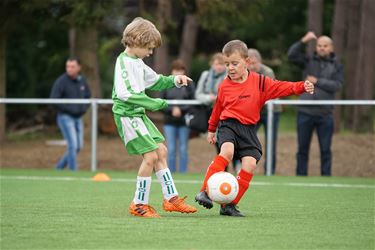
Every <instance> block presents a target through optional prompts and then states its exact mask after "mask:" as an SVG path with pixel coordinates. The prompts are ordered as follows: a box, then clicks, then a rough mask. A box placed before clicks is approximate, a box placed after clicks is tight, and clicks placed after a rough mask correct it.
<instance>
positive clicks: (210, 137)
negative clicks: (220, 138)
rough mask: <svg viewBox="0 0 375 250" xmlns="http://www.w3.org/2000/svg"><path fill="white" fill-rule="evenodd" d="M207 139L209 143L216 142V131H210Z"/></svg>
mask: <svg viewBox="0 0 375 250" xmlns="http://www.w3.org/2000/svg"><path fill="white" fill-rule="evenodd" d="M207 141H208V143H209V144H215V143H216V133H212V132H208V133H207Z"/></svg>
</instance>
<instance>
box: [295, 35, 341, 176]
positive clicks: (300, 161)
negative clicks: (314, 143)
mask: <svg viewBox="0 0 375 250" xmlns="http://www.w3.org/2000/svg"><path fill="white" fill-rule="evenodd" d="M312 40H317V41H316V50H315V53H314V54H313V55H311V56H306V55H305V53H304V51H303V48H304V47H305V44H306V43H308V42H310V41H312ZM288 57H289V60H290V61H291V62H293V63H295V64H297V65H299V66H301V67H302V68H303V69H304V71H303V76H304V78H305V79H306V80H308V81H310V82H312V83H314V86H315V92H314V94H313V95H306V94H302V95H301V99H302V100H334V99H335V93H336V92H337V91H339V90H340V88H341V86H342V84H343V68H342V65H341V64H340V63H339V62H338V61H337V59H336V57H335V54H334V53H333V41H332V39H331V38H329V37H327V36H321V37H319V38H317V37H316V35H315V34H314V33H313V32H311V31H309V32H307V33H306V35H305V36H304V37H303V38H302V39H301V40H300V41H298V42H296V43H294V44H293V45H292V46H291V47H290V48H289V51H288ZM333 128H334V125H333V106H332V105H314V106H308V105H305V106H300V107H299V108H298V116H297V131H298V153H297V171H296V172H297V175H302V176H306V175H307V163H308V159H309V149H310V142H311V138H312V134H313V131H314V129H316V132H317V135H318V141H319V146H320V161H321V175H322V176H330V175H331V165H332V153H331V144H332V135H333Z"/></svg>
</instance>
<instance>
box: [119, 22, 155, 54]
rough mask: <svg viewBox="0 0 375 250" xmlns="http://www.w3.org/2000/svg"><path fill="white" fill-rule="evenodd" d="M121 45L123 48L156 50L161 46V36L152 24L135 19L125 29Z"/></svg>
mask: <svg viewBox="0 0 375 250" xmlns="http://www.w3.org/2000/svg"><path fill="white" fill-rule="evenodd" d="M121 43H122V44H123V45H124V47H141V48H147V47H153V48H156V47H160V45H161V35H160V32H159V31H158V30H157V28H156V27H155V25H154V24H153V23H152V22H150V21H148V20H146V19H144V18H142V17H136V18H135V19H134V20H133V21H132V22H131V23H129V24H128V25H127V26H126V27H125V30H124V32H123V33H122V39H121Z"/></svg>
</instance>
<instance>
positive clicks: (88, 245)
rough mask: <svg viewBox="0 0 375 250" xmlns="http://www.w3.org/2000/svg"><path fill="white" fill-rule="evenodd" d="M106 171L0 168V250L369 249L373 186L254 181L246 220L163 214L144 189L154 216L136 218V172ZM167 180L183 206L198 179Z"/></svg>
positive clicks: (333, 180)
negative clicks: (103, 176) (99, 174)
mask: <svg viewBox="0 0 375 250" xmlns="http://www.w3.org/2000/svg"><path fill="white" fill-rule="evenodd" d="M107 173H108V174H109V176H110V177H111V178H112V181H109V182H94V181H92V180H91V179H90V177H91V176H93V173H91V172H77V173H70V172H56V171H53V170H24V169H1V172H0V176H1V178H0V181H1V245H0V249H2V250H3V249H374V241H375V237H374V236H375V232H374V230H375V229H374V228H375V219H374V215H375V204H374V196H375V181H374V179H368V178H367V179H366V178H361V179H359V178H342V177H341V178H338V177H330V178H321V177H308V178H302V177H278V176H275V177H264V176H255V177H254V178H253V182H252V183H251V187H250V189H249V191H248V192H247V194H246V195H245V197H244V199H243V200H242V201H241V203H240V206H239V208H240V210H241V211H242V212H243V213H244V214H246V215H247V217H245V218H232V217H223V216H219V215H218V206H214V208H213V209H211V210H205V209H203V208H200V207H199V211H198V212H197V213H195V214H191V215H186V214H175V213H172V214H171V213H166V212H163V211H162V209H161V200H162V196H161V188H160V185H159V183H157V182H153V186H152V188H151V189H152V192H151V205H153V206H154V207H155V208H156V209H157V211H158V212H159V213H160V215H161V216H162V218H161V219H143V218H137V217H133V216H130V215H129V214H128V213H127V207H128V205H129V203H130V201H131V200H132V197H133V193H134V186H135V182H134V179H135V176H136V173H134V172H133V173H129V172H126V173H125V172H107ZM174 176H175V180H176V185H177V188H178V190H179V192H180V194H183V195H188V196H189V197H188V200H189V203H190V204H192V203H193V198H194V195H195V193H196V192H197V191H198V190H199V186H200V181H201V178H202V175H199V174H186V175H178V174H175V175H174ZM153 179H154V180H155V179H156V177H154V178H153Z"/></svg>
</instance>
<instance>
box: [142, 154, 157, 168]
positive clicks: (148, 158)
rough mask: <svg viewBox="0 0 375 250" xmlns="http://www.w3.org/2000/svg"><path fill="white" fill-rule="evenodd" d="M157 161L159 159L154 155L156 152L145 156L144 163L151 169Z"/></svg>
mask: <svg viewBox="0 0 375 250" xmlns="http://www.w3.org/2000/svg"><path fill="white" fill-rule="evenodd" d="M158 159H159V157H158V155H157V154H156V152H152V153H148V154H147V155H145V157H144V162H145V163H146V164H147V165H148V166H150V167H152V168H153V167H154V166H155V164H156V163H157V161H158Z"/></svg>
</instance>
